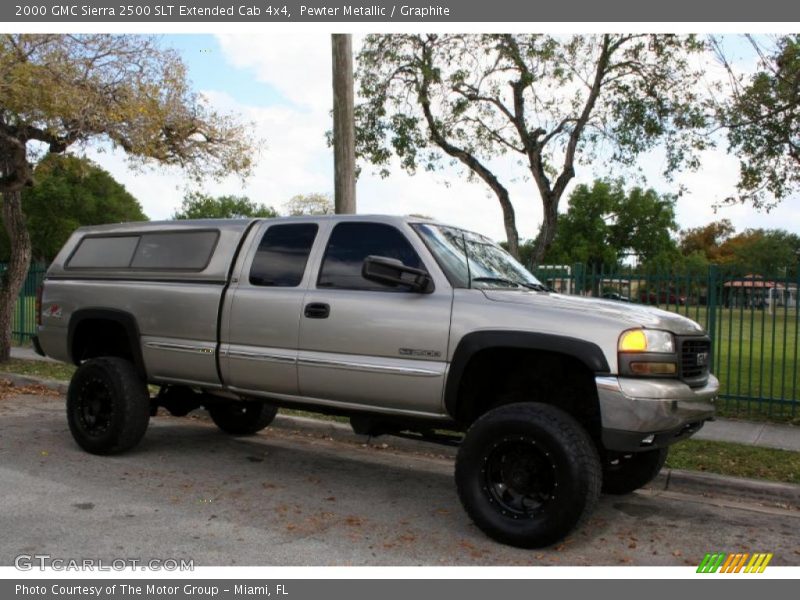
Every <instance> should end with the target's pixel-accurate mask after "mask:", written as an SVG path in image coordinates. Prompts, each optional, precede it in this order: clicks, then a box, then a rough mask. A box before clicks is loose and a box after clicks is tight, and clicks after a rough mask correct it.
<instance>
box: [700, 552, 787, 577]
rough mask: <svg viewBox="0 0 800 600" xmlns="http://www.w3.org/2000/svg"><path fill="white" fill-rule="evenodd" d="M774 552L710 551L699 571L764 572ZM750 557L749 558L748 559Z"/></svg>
mask: <svg viewBox="0 0 800 600" xmlns="http://www.w3.org/2000/svg"><path fill="white" fill-rule="evenodd" d="M772 556H773V555H772V553H766V552H756V553H754V554H748V553H746V552H745V553H740V554H725V553H724V552H709V553H708V554H706V555H705V557H704V558H703V560H702V562H701V563H700V566H699V567H697V572H698V573H716V572H718V571H719V572H720V573H739V572H741V573H763V572H764V569H766V568H767V565H768V564H769V561H771V560H772ZM748 559H749V560H748Z"/></svg>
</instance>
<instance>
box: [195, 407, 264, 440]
mask: <svg viewBox="0 0 800 600" xmlns="http://www.w3.org/2000/svg"><path fill="white" fill-rule="evenodd" d="M208 413H209V414H210V415H211V420H212V421H214V424H215V425H216V426H217V427H219V428H220V429H221V430H222V431H224V432H225V433H230V434H232V435H251V434H253V433H257V432H259V431H261V430H262V429H264V428H265V427H267V425H269V424H270V423H272V420H273V419H274V418H275V415H276V414H277V413H278V409H277V407H275V406H272V405H271V404H265V403H263V402H254V401H247V402H224V403H223V402H221V403H219V404H213V405H211V406H209V407H208Z"/></svg>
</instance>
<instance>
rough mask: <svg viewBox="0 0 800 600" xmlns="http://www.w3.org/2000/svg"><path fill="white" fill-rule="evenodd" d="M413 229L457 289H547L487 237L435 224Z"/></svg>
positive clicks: (426, 224) (421, 225)
mask: <svg viewBox="0 0 800 600" xmlns="http://www.w3.org/2000/svg"><path fill="white" fill-rule="evenodd" d="M412 227H413V228H414V229H415V230H416V231H417V233H419V235H420V236H421V237H422V239H423V240H424V241H425V244H426V245H427V246H428V248H429V249H430V251H431V252H432V253H433V255H434V256H435V257H436V260H437V261H438V262H439V265H440V266H441V267H442V269H444V271H445V272H446V273H447V276H448V278H449V279H450V282H451V283H452V284H453V285H454V286H456V287H465V288H466V287H473V288H480V289H484V288H492V289H520V288H529V289H535V290H545V289H547V288H546V287H545V286H543V285H542V284H541V283H540V282H539V280H538V279H536V277H534V276H533V275H531V274H530V272H529V271H528V270H527V269H526V268H525V267H523V266H522V265H521V264H519V263H518V262H517V261H516V260H515V259H514V257H512V256H511V255H510V254H509V253H508V252H506V251H505V250H503V249H502V248H501V247H500V246H498V245H497V244H495V243H494V242H493V241H492V240H490V239H489V238H487V237H484V236H482V235H479V234H477V233H472V232H471V231H464V230H463V229H457V228H455V227H447V226H445V225H435V224H433V223H414V224H412ZM465 244H466V248H465ZM467 256H468V257H469V261H468V260H467Z"/></svg>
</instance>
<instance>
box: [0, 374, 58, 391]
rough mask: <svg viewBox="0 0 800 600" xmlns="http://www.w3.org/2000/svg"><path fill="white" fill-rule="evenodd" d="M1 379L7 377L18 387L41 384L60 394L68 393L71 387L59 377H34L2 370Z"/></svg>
mask: <svg viewBox="0 0 800 600" xmlns="http://www.w3.org/2000/svg"><path fill="white" fill-rule="evenodd" d="M0 379H6V380H8V381H10V382H11V383H12V385H14V386H16V387H23V386H26V385H41V386H43V387H46V388H48V389H51V390H54V391H56V392H58V393H59V394H66V393H67V389H68V388H69V384H68V383H64V382H63V381H58V380H57V379H45V378H44V377H33V376H30V375H17V374H16V373H5V372H0Z"/></svg>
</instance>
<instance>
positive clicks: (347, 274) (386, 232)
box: [317, 223, 424, 292]
mask: <svg viewBox="0 0 800 600" xmlns="http://www.w3.org/2000/svg"><path fill="white" fill-rule="evenodd" d="M371 255H372V256H385V257H387V258H396V259H397V260H399V261H401V262H402V263H403V264H404V265H406V266H408V267H414V268H417V269H423V268H424V265H423V264H422V261H420V259H419V256H417V253H416V252H415V251H414V248H412V247H411V244H410V243H409V242H408V240H407V239H406V238H405V236H404V235H403V234H402V233H401V232H400V231H398V230H397V229H396V228H395V227H392V226H391V225H386V224H384V223H339V224H338V225H337V226H336V227H335V228H334V229H333V232H332V233H331V237H330V240H329V241H328V248H327V249H326V250H325V259H324V260H323V261H322V267H321V268H320V272H319V281H318V282H317V287H320V288H342V289H348V290H380V291H383V292H387V291H405V290H402V289H398V288H392V287H388V286H385V285H381V284H380V283H377V282H374V281H369V280H367V279H364V278H363V277H362V276H361V268H362V266H363V264H364V259H365V258H367V257H368V256H371Z"/></svg>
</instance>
